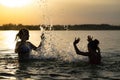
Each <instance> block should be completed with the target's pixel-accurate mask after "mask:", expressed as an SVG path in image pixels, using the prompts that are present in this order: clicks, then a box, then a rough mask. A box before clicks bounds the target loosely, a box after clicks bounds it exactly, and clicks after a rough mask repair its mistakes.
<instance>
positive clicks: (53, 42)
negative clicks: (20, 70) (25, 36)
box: [32, 0, 81, 62]
mask: <svg viewBox="0 0 120 80" xmlns="http://www.w3.org/2000/svg"><path fill="white" fill-rule="evenodd" d="M39 2H40V4H42V5H40V8H42V9H41V10H43V20H44V22H43V25H42V26H40V35H43V34H44V39H42V40H41V41H42V46H41V47H39V48H38V51H37V52H32V53H33V54H34V56H33V55H32V58H35V59H51V58H52V59H58V60H63V61H68V62H73V61H77V60H79V59H81V58H80V57H78V56H77V55H76V54H75V53H73V52H75V51H74V49H73V45H72V43H70V42H65V43H62V44H64V45H65V47H64V49H59V48H57V45H59V44H60V43H58V42H59V41H57V39H58V38H59V37H57V36H56V35H55V34H54V30H52V26H53V25H52V23H51V20H50V17H49V15H48V13H47V0H39ZM45 27H48V28H49V31H46V30H45ZM65 28H66V30H68V26H65ZM59 40H60V39H59ZM62 40H64V39H61V41H62Z"/></svg>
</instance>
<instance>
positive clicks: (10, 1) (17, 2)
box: [0, 0, 32, 7]
mask: <svg viewBox="0 0 120 80" xmlns="http://www.w3.org/2000/svg"><path fill="white" fill-rule="evenodd" d="M31 2H32V0H0V4H2V5H3V6H6V7H23V6H25V5H27V4H30V3H31Z"/></svg>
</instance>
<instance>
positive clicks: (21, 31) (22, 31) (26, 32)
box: [15, 29, 29, 41]
mask: <svg viewBox="0 0 120 80" xmlns="http://www.w3.org/2000/svg"><path fill="white" fill-rule="evenodd" d="M24 35H29V31H28V30H27V29H20V30H19V32H18V33H17V35H16V38H15V40H16V41H17V40H18V39H21V38H22V36H24Z"/></svg>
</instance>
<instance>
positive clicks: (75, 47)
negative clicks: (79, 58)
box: [73, 38, 89, 56]
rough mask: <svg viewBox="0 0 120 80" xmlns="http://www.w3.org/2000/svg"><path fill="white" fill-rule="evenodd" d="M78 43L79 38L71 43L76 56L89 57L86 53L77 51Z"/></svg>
mask: <svg viewBox="0 0 120 80" xmlns="http://www.w3.org/2000/svg"><path fill="white" fill-rule="evenodd" d="M79 41H80V38H75V40H74V42H73V46H74V49H75V51H76V54H79V55H83V56H88V55H89V53H88V52H82V51H80V50H79V49H78V47H77V44H78V43H79Z"/></svg>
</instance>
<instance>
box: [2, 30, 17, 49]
mask: <svg viewBox="0 0 120 80" xmlns="http://www.w3.org/2000/svg"><path fill="white" fill-rule="evenodd" d="M3 36H4V38H5V39H4V43H5V45H6V47H8V48H9V49H14V48H15V36H16V31H7V32H5V33H4V34H3Z"/></svg>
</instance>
